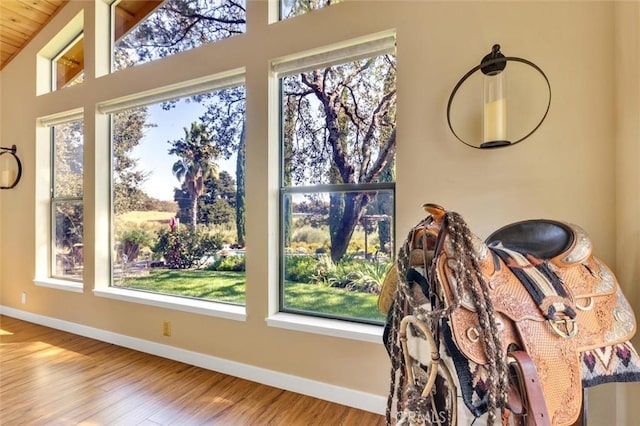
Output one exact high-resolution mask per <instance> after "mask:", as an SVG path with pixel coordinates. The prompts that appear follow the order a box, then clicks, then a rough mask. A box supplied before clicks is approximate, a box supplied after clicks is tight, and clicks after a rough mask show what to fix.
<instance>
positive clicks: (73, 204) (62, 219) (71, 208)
mask: <svg viewBox="0 0 640 426" xmlns="http://www.w3.org/2000/svg"><path fill="white" fill-rule="evenodd" d="M83 222H84V218H83V209H82V200H73V201H54V202H53V223H54V227H55V246H54V248H53V254H54V262H53V264H52V267H51V269H52V270H51V275H52V276H54V277H57V278H64V279H71V280H82V271H83V266H84V260H83V256H82V231H83Z"/></svg>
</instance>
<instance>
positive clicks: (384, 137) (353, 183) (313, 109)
mask: <svg viewBox="0 0 640 426" xmlns="http://www.w3.org/2000/svg"><path fill="white" fill-rule="evenodd" d="M281 88H282V105H281V108H282V110H281V120H282V124H281V131H282V157H283V161H282V164H283V167H282V170H281V186H282V192H281V193H282V194H283V196H282V197H283V198H282V199H281V208H282V224H281V227H282V228H281V229H282V233H281V235H282V250H283V253H285V255H286V256H285V257H284V265H283V273H282V277H281V290H282V294H283V300H281V309H282V310H284V311H291V310H293V311H304V312H307V313H309V314H311V315H324V316H330V317H338V318H349V319H352V320H357V321H365V322H366V321H377V320H381V317H380V316H379V313H377V311H376V309H375V294H376V292H378V291H379V285H380V284H381V279H382V277H383V276H384V273H385V272H386V269H387V268H388V266H389V264H390V262H391V258H392V257H393V253H394V250H393V232H391V231H390V228H391V227H392V224H393V222H394V219H393V214H394V213H393V212H394V197H393V193H394V189H393V188H394V186H393V182H394V181H395V143H396V141H395V114H396V112H395V110H396V88H395V57H394V56H393V55H380V56H377V57H373V58H369V59H363V60H357V61H353V62H349V63H344V64H339V65H334V66H331V67H328V68H322V69H316V70H311V71H307V72H303V73H301V74H295V75H290V76H285V77H283V78H281ZM297 262H301V263H302V265H298V263H297ZM299 270H302V271H304V273H301V277H296V275H297V274H298V273H299V272H298V271H299ZM326 271H329V272H330V273H329V272H326ZM302 284H304V285H302ZM354 292H355V294H357V296H356V295H354ZM356 297H357V298H358V300H357V302H356V300H355V299H354V298H356ZM356 303H357V306H355V305H354V304H356Z"/></svg>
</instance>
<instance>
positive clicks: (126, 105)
mask: <svg viewBox="0 0 640 426" xmlns="http://www.w3.org/2000/svg"><path fill="white" fill-rule="evenodd" d="M244 84H246V83H245V68H237V69H234V70H230V71H226V72H222V73H217V74H213V75H209V76H206V77H202V78H198V79H193V80H187V81H183V82H179V83H176V84H172V85H168V86H163V87H158V88H156V89H153V90H148V91H144V92H138V93H135V94H133V95H129V96H124V97H121V98H116V99H111V100H108V101H104V102H100V103H98V104H97V110H98V113H100V114H103V115H108V114H114V113H118V112H121V111H124V110H128V109H132V108H137V107H142V106H148V105H152V104H156V103H159V102H164V101H169V100H173V99H178V98H183V97H187V96H192V95H197V94H200V93H207V92H212V91H215V90H222V89H226V88H229V87H233V86H238V85H244ZM110 138H111V137H110ZM110 138H109V140H110ZM109 173H112V171H111V170H110V171H109ZM110 262H111V260H109V261H108V263H109V265H108V270H111V268H112V265H111V264H110ZM110 284H111V280H110V281H109V284H108V285H107V284H105V285H99V284H97V285H96V288H95V289H94V290H93V293H94V294H95V295H96V296H99V297H106V298H110V299H115V300H122V301H126V302H131V303H139V304H143V305H150V306H157V307H161V308H166V309H173V310H178V311H183V312H190V313H196V314H201V315H207V316H212V317H219V318H225V319H231V320H236V321H246V317H247V313H246V307H245V306H244V305H231V304H226V303H221V302H216V301H209V300H205V299H192V298H186V297H179V296H174V295H170V294H159V293H151V292H146V291H141V290H135V289H125V288H119V287H113V286H112V285H110Z"/></svg>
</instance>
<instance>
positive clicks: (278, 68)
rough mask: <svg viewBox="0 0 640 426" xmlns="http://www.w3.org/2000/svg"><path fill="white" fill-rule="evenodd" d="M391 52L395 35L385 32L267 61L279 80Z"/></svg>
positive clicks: (394, 46)
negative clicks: (315, 69) (311, 70)
mask: <svg viewBox="0 0 640 426" xmlns="http://www.w3.org/2000/svg"><path fill="white" fill-rule="evenodd" d="M395 49H396V36H395V32H393V31H385V32H382V33H378V34H372V35H370V36H366V37H361V38H357V39H353V40H349V41H346V42H344V43H339V44H334V45H330V46H325V47H323V48H320V49H314V50H311V51H306V52H301V53H297V54H295V55H288V56H284V57H282V58H278V59H275V60H273V61H271V69H272V71H273V73H274V74H275V75H277V76H278V77H283V76H287V75H291V74H299V73H301V72H304V71H308V70H310V69H314V68H325V67H328V66H331V65H336V64H342V63H345V62H353V61H356V60H359V59H364V58H370V57H374V56H380V55H385V54H388V53H394V52H395Z"/></svg>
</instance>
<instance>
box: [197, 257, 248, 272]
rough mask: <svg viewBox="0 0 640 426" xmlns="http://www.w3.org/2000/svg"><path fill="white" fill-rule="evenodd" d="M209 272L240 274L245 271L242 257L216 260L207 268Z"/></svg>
mask: <svg viewBox="0 0 640 426" xmlns="http://www.w3.org/2000/svg"><path fill="white" fill-rule="evenodd" d="M207 269H208V270H210V271H233V272H242V271H245V270H246V266H245V258H244V256H226V257H221V258H219V259H217V260H216V261H215V262H213V263H212V264H211V265H209V266H208V267H207Z"/></svg>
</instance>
